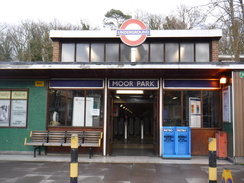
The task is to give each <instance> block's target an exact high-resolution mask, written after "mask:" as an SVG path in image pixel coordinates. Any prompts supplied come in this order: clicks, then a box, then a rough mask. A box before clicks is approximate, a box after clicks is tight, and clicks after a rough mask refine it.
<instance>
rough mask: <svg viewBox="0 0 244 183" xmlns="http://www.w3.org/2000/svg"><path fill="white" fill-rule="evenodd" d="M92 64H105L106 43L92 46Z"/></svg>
mask: <svg viewBox="0 0 244 183" xmlns="http://www.w3.org/2000/svg"><path fill="white" fill-rule="evenodd" d="M91 62H104V43H92V44H91Z"/></svg>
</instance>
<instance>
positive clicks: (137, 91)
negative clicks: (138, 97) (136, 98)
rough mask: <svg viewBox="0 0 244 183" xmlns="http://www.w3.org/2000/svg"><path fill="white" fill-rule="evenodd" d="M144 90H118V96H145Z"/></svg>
mask: <svg viewBox="0 0 244 183" xmlns="http://www.w3.org/2000/svg"><path fill="white" fill-rule="evenodd" d="M143 93H144V91H143V90H116V94H143Z"/></svg>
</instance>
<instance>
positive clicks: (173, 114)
mask: <svg viewBox="0 0 244 183" xmlns="http://www.w3.org/2000/svg"><path fill="white" fill-rule="evenodd" d="M163 109H164V111H163V120H164V121H163V125H164V126H189V127H191V128H219V126H220V125H219V124H220V109H221V107H220V91H219V90H209V91H207V90H203V91H196V90H195V91H194V90H182V91H176V90H165V91H164V100H163Z"/></svg>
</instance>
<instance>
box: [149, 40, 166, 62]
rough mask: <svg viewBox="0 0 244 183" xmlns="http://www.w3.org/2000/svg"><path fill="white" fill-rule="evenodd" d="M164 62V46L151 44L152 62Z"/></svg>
mask: <svg viewBox="0 0 244 183" xmlns="http://www.w3.org/2000/svg"><path fill="white" fill-rule="evenodd" d="M163 61H164V44H161V43H151V44H150V62H163Z"/></svg>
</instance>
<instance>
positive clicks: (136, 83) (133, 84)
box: [108, 79, 159, 89]
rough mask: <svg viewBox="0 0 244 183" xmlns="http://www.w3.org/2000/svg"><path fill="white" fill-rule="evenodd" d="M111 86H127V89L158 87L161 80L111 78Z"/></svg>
mask: <svg viewBox="0 0 244 183" xmlns="http://www.w3.org/2000/svg"><path fill="white" fill-rule="evenodd" d="M108 87H109V88H114V89H116V88H120V89H121V88H127V89H133V88H136V89H140V88H141V89H157V88H159V80H157V79H110V80H109V83H108Z"/></svg>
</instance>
